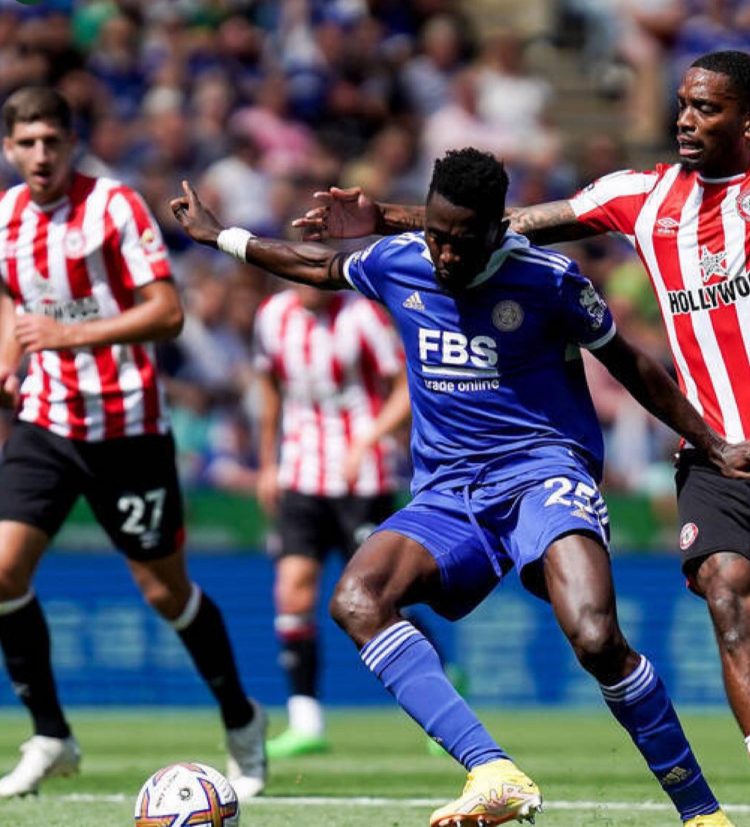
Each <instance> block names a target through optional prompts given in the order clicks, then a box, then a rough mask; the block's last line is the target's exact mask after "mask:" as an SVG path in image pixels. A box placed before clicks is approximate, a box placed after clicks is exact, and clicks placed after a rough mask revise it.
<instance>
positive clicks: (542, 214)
mask: <svg viewBox="0 0 750 827" xmlns="http://www.w3.org/2000/svg"><path fill="white" fill-rule="evenodd" d="M313 197H314V198H315V200H316V202H317V206H316V207H313V208H312V209H311V210H308V211H307V212H306V213H305V215H304V216H302V217H301V218H298V219H296V220H295V221H294V222H292V226H294V227H298V228H300V229H302V230H303V231H304V235H305V238H306V239H308V240H310V241H322V240H324V239H326V238H359V237H361V236H366V235H373V234H377V235H395V234H397V233H403V232H408V231H410V230H420V229H422V227H423V226H424V207H421V206H419V207H418V206H415V205H408V206H407V205H404V204H388V203H385V202H382V201H373V200H372V199H371V198H369V197H368V196H367V195H365V194H364V193H363V192H362V190H361V188H360V187H352V188H350V189H339V188H338V187H331V188H330V189H329V190H328V191H327V192H316V193H315V195H314V196H313ZM505 216H506V218H509V219H510V228H511V229H512V230H514V231H515V232H517V233H523V234H524V235H527V236H529V238H530V239H531V240H532V241H533V242H534V243H535V244H554V243H555V242H559V241H573V240H575V239H579V238H586V237H587V236H591V235H596V233H597V231H596V230H593V229H591V228H589V227H586V226H584V225H583V224H580V223H579V222H578V221H577V220H576V216H575V213H574V212H573V208H572V207H571V206H570V202H569V201H550V202H549V203H546V204H536V205H534V206H531V207H511V208H509V209H508V210H507V211H506V213H505Z"/></svg>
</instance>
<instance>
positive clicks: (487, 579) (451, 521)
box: [347, 492, 509, 620]
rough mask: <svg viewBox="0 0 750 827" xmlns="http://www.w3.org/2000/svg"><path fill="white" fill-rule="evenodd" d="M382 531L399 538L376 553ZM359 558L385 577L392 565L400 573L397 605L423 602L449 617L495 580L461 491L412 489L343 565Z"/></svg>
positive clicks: (482, 595)
mask: <svg viewBox="0 0 750 827" xmlns="http://www.w3.org/2000/svg"><path fill="white" fill-rule="evenodd" d="M480 530H481V529H480ZM387 535H396V537H397V538H398V537H400V538H402V540H400V541H397V540H396V539H394V540H393V541H392V543H391V545H390V546H389V547H388V548H387V549H386V551H387V552H388V554H385V553H382V554H381V555H380V557H379V558H378V559H376V558H377V553H378V551H379V549H380V548H381V545H380V543H381V541H380V540H379V538H381V536H387ZM406 541H408V542H406ZM365 553H366V554H367V557H365ZM394 558H396V559H394ZM363 562H367V564H368V566H370V567H371V568H372V569H376V567H379V568H378V570H381V569H382V570H385V571H384V576H386V577H387V576H388V568H389V567H391V566H392V567H394V569H395V570H398V571H400V572H401V573H402V574H401V575H400V576H399V578H398V579H395V580H394V583H395V584H396V585H397V587H398V592H400V596H399V598H398V600H397V603H398V605H399V607H402V606H407V605H411V604H413V603H427V604H428V605H430V606H431V607H432V608H433V609H434V610H435V611H436V612H438V614H441V615H443V616H444V617H446V618H448V619H449V620H457V619H459V618H461V617H463V616H464V615H466V614H468V613H469V612H471V611H472V610H473V609H475V608H476V607H477V606H478V605H479V604H480V603H481V602H482V600H484V598H485V597H486V596H487V595H488V594H489V593H490V592H491V591H492V589H494V587H495V586H496V585H497V583H498V582H499V580H500V574H499V573H498V572H496V570H495V567H494V566H493V563H492V561H491V560H490V558H489V556H488V554H487V553H486V550H485V543H484V542H483V540H482V538H481V537H480V536H479V533H478V528H477V526H475V525H473V524H472V522H471V520H470V519H469V517H468V516H467V513H466V507H465V503H464V500H463V497H462V496H460V495H455V494H452V493H449V494H445V493H439V492H423V493H421V494H419V495H417V497H415V498H414V499H413V500H412V501H411V502H410V503H409V504H408V505H407V506H406V507H404V508H402V509H400V510H399V511H397V512H396V513H395V514H393V515H392V516H391V517H389V518H388V519H387V520H385V522H383V523H381V525H380V528H379V529H378V530H377V531H376V532H375V533H374V534H373V535H372V536H371V537H370V538H369V539H368V540H367V542H366V543H365V544H364V546H363V547H362V549H360V550H359V551H358V552H357V554H355V556H354V558H353V559H352V561H351V562H350V564H349V566H347V570H352V569H353V565H354V564H355V563H356V564H357V565H358V567H361V566H362V563H363ZM506 563H507V565H506ZM500 566H501V568H502V569H503V570H506V569H507V568H508V566H509V561H507V560H505V559H504V558H503V561H501V563H500ZM396 567H398V568H397V569H396ZM407 585H408V588H407V587H406V586H407Z"/></svg>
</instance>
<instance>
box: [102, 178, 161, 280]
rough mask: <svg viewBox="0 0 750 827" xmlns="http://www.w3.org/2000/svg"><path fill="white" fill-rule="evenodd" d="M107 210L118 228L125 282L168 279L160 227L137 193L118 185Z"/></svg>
mask: <svg viewBox="0 0 750 827" xmlns="http://www.w3.org/2000/svg"><path fill="white" fill-rule="evenodd" d="M108 211H109V214H110V216H111V218H112V221H113V223H114V225H115V227H116V228H117V230H118V235H119V256H120V258H121V261H122V264H123V267H122V273H123V278H124V281H125V284H126V285H127V286H128V287H130V288H136V287H142V286H143V285H145V284H149V283H150V282H152V281H156V280H158V279H165V278H170V276H171V270H170V267H169V259H168V258H167V248H166V246H165V245H164V239H163V238H162V235H161V230H160V229H159V225H158V224H157V223H156V220H155V219H154V217H153V215H151V212H150V211H149V209H148V207H147V206H146V204H145V202H144V201H143V199H142V198H141V196H140V195H138V193H136V192H134V191H133V190H131V189H130V188H129V187H120V188H119V189H117V190H116V191H115V192H114V193H113V195H112V198H111V199H110V202H109V206H108Z"/></svg>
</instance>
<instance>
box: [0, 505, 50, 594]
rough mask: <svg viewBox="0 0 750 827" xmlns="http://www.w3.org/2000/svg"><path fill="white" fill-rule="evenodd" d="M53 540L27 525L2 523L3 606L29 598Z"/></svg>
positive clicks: (0, 573) (0, 586) (0, 582)
mask: <svg viewBox="0 0 750 827" xmlns="http://www.w3.org/2000/svg"><path fill="white" fill-rule="evenodd" d="M48 543H49V536H48V535H47V534H46V533H45V532H44V531H41V530H40V529H38V528H35V527H34V526H31V525H28V524H27V523H18V522H15V521H13V520H0V602H3V601H5V600H15V599H16V598H18V597H22V596H23V595H25V594H26V593H27V592H28V590H29V588H30V587H31V581H32V578H33V576H34V572H35V571H36V567H37V565H38V564H39V560H40V559H41V557H42V555H43V554H44V551H45V549H46V548H47V544H48Z"/></svg>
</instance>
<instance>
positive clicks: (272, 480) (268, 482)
mask: <svg viewBox="0 0 750 827" xmlns="http://www.w3.org/2000/svg"><path fill="white" fill-rule="evenodd" d="M280 493H281V491H280V489H279V468H278V466H277V465H267V466H265V467H263V468H261V469H260V470H259V471H258V489H257V496H258V502H259V503H260V507H261V508H262V509H263V510H264V511H265V512H266V514H268V515H269V516H270V517H273V516H274V515H275V514H276V508H277V506H278V503H279V494H280Z"/></svg>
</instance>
